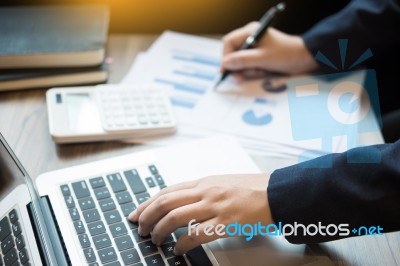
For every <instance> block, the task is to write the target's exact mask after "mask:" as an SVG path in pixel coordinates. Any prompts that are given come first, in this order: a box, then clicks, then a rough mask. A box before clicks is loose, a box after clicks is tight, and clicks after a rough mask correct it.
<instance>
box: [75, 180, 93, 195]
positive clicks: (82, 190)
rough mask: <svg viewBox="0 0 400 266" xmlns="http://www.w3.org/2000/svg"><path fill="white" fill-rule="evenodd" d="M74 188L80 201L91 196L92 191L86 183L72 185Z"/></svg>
mask: <svg viewBox="0 0 400 266" xmlns="http://www.w3.org/2000/svg"><path fill="white" fill-rule="evenodd" d="M72 188H73V189H74V192H75V196H76V198H78V199H81V198H85V197H89V196H90V191H89V189H88V187H87V185H86V181H80V182H75V183H72Z"/></svg>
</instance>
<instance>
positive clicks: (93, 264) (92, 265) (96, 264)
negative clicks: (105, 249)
mask: <svg viewBox="0 0 400 266" xmlns="http://www.w3.org/2000/svg"><path fill="white" fill-rule="evenodd" d="M89 266H100V264H98V263H97V262H95V263H90V264H89Z"/></svg>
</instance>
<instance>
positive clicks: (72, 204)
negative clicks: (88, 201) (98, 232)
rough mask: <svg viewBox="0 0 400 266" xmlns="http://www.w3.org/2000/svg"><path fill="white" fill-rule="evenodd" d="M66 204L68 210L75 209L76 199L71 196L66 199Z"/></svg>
mask: <svg viewBox="0 0 400 266" xmlns="http://www.w3.org/2000/svg"><path fill="white" fill-rule="evenodd" d="M64 200H65V203H66V204H67V208H68V209H70V208H75V202H74V199H73V198H72V197H71V196H67V197H64Z"/></svg>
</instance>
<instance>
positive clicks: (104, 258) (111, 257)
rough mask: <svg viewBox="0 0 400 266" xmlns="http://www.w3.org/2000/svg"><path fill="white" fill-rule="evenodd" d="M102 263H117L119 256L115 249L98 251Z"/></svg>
mask: <svg viewBox="0 0 400 266" xmlns="http://www.w3.org/2000/svg"><path fill="white" fill-rule="evenodd" d="M98 254H99V257H100V260H101V263H107V262H112V261H116V260H117V259H118V257H117V254H116V253H115V250H114V248H113V247H109V248H105V249H102V250H100V251H98Z"/></svg>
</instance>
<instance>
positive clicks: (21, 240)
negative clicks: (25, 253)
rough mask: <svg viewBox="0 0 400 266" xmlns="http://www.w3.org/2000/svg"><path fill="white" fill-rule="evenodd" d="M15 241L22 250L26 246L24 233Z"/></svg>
mask: <svg viewBox="0 0 400 266" xmlns="http://www.w3.org/2000/svg"><path fill="white" fill-rule="evenodd" d="M15 243H16V244H17V249H18V250H21V248H23V247H25V240H24V237H23V235H19V236H17V237H16V238H15Z"/></svg>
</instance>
